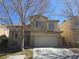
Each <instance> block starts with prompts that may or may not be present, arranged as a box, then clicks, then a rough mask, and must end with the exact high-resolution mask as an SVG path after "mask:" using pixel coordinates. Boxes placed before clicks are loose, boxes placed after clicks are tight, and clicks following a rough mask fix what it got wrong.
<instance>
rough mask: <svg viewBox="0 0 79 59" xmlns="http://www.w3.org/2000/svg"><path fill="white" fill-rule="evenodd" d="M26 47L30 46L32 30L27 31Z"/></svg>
mask: <svg viewBox="0 0 79 59" xmlns="http://www.w3.org/2000/svg"><path fill="white" fill-rule="evenodd" d="M24 47H25V48H29V47H30V31H27V32H25V40H24Z"/></svg>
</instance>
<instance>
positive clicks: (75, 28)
mask: <svg viewBox="0 0 79 59" xmlns="http://www.w3.org/2000/svg"><path fill="white" fill-rule="evenodd" d="M60 29H61V30H62V31H63V33H62V34H61V35H62V37H63V38H64V39H63V40H64V41H65V43H66V44H67V46H70V47H74V46H75V45H76V44H77V43H79V17H78V16H74V17H72V18H69V19H68V20H66V21H65V22H63V23H62V24H61V25H60Z"/></svg>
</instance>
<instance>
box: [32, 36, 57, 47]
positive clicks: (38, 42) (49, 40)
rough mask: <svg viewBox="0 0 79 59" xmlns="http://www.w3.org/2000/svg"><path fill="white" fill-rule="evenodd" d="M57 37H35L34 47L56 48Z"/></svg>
mask: <svg viewBox="0 0 79 59" xmlns="http://www.w3.org/2000/svg"><path fill="white" fill-rule="evenodd" d="M57 42H58V39H57V37H52V36H51V37H47V36H35V37H34V40H33V46H34V47H57Z"/></svg>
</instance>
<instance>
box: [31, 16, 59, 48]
mask: <svg viewBox="0 0 79 59" xmlns="http://www.w3.org/2000/svg"><path fill="white" fill-rule="evenodd" d="M30 19H31V21H32V23H31V27H30V29H31V30H30V31H31V42H30V45H31V46H32V47H58V46H60V43H61V35H60V33H61V31H60V29H59V26H58V22H59V21H58V20H48V17H45V16H42V15H35V16H31V17H30Z"/></svg>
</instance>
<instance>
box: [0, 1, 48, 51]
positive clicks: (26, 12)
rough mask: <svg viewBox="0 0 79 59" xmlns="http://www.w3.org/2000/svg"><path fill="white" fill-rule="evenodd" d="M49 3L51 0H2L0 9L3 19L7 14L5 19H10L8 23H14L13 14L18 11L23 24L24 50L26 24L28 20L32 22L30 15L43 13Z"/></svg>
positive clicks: (0, 15) (22, 45)
mask: <svg viewBox="0 0 79 59" xmlns="http://www.w3.org/2000/svg"><path fill="white" fill-rule="evenodd" d="M48 4H49V0H0V7H2V10H1V11H0V18H1V21H2V19H4V16H5V18H6V19H7V20H6V19H4V20H6V21H8V23H9V24H11V25H12V26H13V25H14V23H13V19H12V16H11V14H13V13H14V12H16V13H17V15H18V16H19V21H20V23H21V24H20V25H21V26H22V33H21V34H22V36H21V37H22V44H21V49H22V50H24V31H25V26H26V24H27V22H28V21H30V22H31V20H30V19H29V17H30V16H32V15H35V14H43V13H44V12H45V11H46V9H47V7H48ZM15 20H16V19H15ZM6 21H5V22H6Z"/></svg>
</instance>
